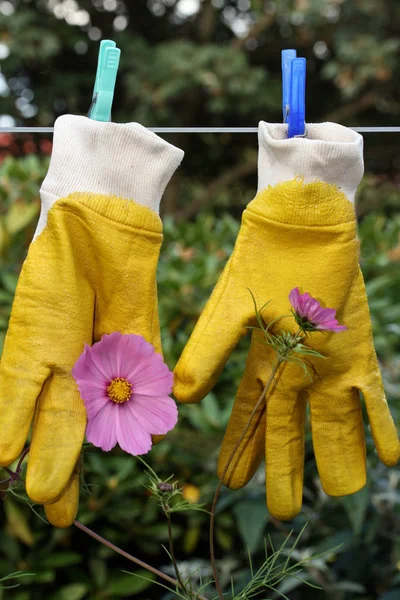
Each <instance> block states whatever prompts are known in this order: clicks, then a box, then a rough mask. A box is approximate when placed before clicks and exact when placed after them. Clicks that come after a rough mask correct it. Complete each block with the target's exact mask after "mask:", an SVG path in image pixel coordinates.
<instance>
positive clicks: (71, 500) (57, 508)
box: [44, 472, 79, 528]
mask: <svg viewBox="0 0 400 600" xmlns="http://www.w3.org/2000/svg"><path fill="white" fill-rule="evenodd" d="M78 504H79V473H78V472H76V473H74V474H73V475H72V477H71V479H70V481H69V483H68V485H67V487H66V488H65V490H64V491H63V493H62V494H61V496H60V498H59V499H58V500H56V501H55V502H52V503H51V504H47V505H45V507H44V509H45V512H46V517H47V519H48V521H49V523H51V525H53V526H54V527H61V528H65V527H70V525H72V523H73V522H74V520H75V519H76V515H77V512H78Z"/></svg>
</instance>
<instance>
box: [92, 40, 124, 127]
mask: <svg viewBox="0 0 400 600" xmlns="http://www.w3.org/2000/svg"><path fill="white" fill-rule="evenodd" d="M120 56H121V50H120V49H119V48H116V43H115V42H113V41H112V40H102V41H101V43H100V50H99V57H98V60H97V72H96V81H95V83H94V89H93V98H92V104H91V107H90V109H89V113H88V117H89V118H90V119H93V120H94V121H105V122H106V121H111V107H112V103H113V99H114V90H115V82H116V79H117V72H118V65H119V59H120Z"/></svg>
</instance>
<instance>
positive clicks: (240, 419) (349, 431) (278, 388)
mask: <svg viewBox="0 0 400 600" xmlns="http://www.w3.org/2000/svg"><path fill="white" fill-rule="evenodd" d="M286 130H287V127H285V126H283V125H268V124H266V123H263V122H261V123H260V126H259V191H258V194H257V196H256V198H255V199H254V200H253V201H252V202H251V203H250V204H249V205H248V207H247V208H246V210H245V211H244V213H243V218H242V224H241V228H240V232H239V235H238V239H237V241H236V244H235V248H234V251H233V253H232V256H231V257H230V259H229V261H228V263H227V265H226V267H225V270H224V272H223V274H222V275H221V277H220V279H219V281H218V284H217V286H216V288H215V290H214V292H213V294H212V296H211V298H210V300H209V301H208V303H207V305H206V307H205V309H204V311H203V313H202V315H201V317H200V319H199V321H198V323H197V325H196V327H195V329H194V331H193V334H192V336H191V338H190V340H189V342H188V344H187V346H186V348H185V349H184V352H183V354H182V356H181V358H180V360H179V362H178V364H177V366H176V369H175V389H174V394H175V396H176V398H177V399H178V400H180V401H181V402H185V403H191V402H198V401H199V400H201V399H202V398H203V397H204V396H205V395H206V394H207V393H208V392H209V391H210V390H211V388H212V387H213V386H214V385H215V383H216V381H217V379H218V377H219V375H220V373H221V371H222V369H223V367H224V365H225V363H226V361H227V360H228V358H229V355H230V353H231V352H232V350H233V348H234V347H235V346H236V344H237V343H238V340H239V338H240V337H241V336H242V335H243V333H244V332H245V331H246V330H245V327H246V326H248V325H254V324H255V310H254V306H253V302H252V298H251V296H250V293H249V291H248V290H249V289H250V290H251V292H252V293H253V294H254V296H255V299H256V301H257V304H258V306H259V307H261V306H262V305H263V304H264V303H265V302H267V301H268V300H271V303H270V304H269V305H268V306H267V307H266V308H265V309H264V311H263V317H264V320H265V322H266V323H268V322H271V321H272V320H273V319H274V318H276V317H278V316H281V315H285V314H288V312H289V309H290V303H289V300H288V295H289V292H290V291H291V290H292V289H293V288H294V287H297V286H299V288H300V291H302V292H309V293H310V295H311V296H313V297H314V298H316V299H318V300H319V301H320V302H321V303H322V304H323V305H324V306H326V307H330V308H336V309H337V311H338V312H337V317H338V320H339V323H340V324H343V325H346V326H347V328H348V330H347V331H344V332H340V333H330V332H326V333H319V332H318V333H312V334H311V335H310V337H309V338H308V341H307V343H308V344H309V345H310V346H311V347H313V348H315V349H316V350H317V351H318V352H320V353H321V354H323V355H324V356H325V357H327V358H326V360H324V359H321V358H314V357H312V361H311V362H312V364H313V367H314V368H315V376H314V378H313V380H312V381H310V379H309V377H307V375H305V373H304V371H303V369H302V368H301V367H299V366H298V365H295V364H287V363H286V364H284V365H283V367H282V371H281V375H280V376H279V377H278V380H277V382H276V384H275V386H274V387H273V389H272V391H271V394H269V395H268V396H267V402H266V407H265V403H264V405H263V406H262V407H261V408H260V410H259V411H258V413H257V414H256V416H255V418H254V419H253V421H252V426H251V427H250V429H249V431H248V433H247V435H246V436H245V438H244V439H243V441H242V443H241V445H240V446H239V449H238V451H237V453H236V455H235V458H234V460H233V463H232V465H231V467H230V468H229V469H228V472H227V475H226V477H225V478H224V480H223V481H224V483H225V484H226V485H227V486H229V487H230V488H233V489H236V488H240V487H242V486H244V485H245V484H246V483H247V482H248V481H249V480H250V479H251V477H252V476H253V475H254V473H255V471H256V469H257V468H258V466H259V464H260V462H261V460H262V458H263V457H264V455H265V461H266V491H267V505H268V508H269V510H270V512H271V514H272V515H273V516H275V517H276V518H278V519H282V520H285V519H291V518H293V517H294V516H295V515H296V514H298V512H299V511H300V510H301V504H302V488H303V471H304V420H305V409H306V403H307V400H308V402H309V404H310V413H311V425H312V436H313V443H314V452H315V457H316V461H317V466H318V471H319V474H320V477H321V482H322V485H323V488H324V490H325V491H326V493H328V494H330V495H333V496H342V495H346V494H351V493H354V492H356V491H357V490H359V489H360V488H362V487H363V486H364V485H365V482H366V460H365V442H364V429H363V421H362V412H361V405H360V398H359V391H361V392H362V394H363V396H364V399H365V403H366V407H367V411H368V416H369V421H370V425H371V429H372V435H373V438H374V441H375V445H376V448H377V451H378V454H379V457H380V458H381V460H382V461H383V462H384V463H385V464H386V465H395V464H396V462H397V460H398V458H399V440H398V436H397V433H396V429H395V426H394V423H393V420H392V417H391V414H390V411H389V408H388V405H387V402H386V399H385V395H384V390H383V385H382V380H381V375H380V372H379V367H378V363H377V359H376V355H375V351H374V347H373V341H372V333H371V323H370V316H369V310H368V303H367V297H366V293H365V287H364V282H363V277H362V274H361V271H360V268H359V265H358V242H357V239H356V217H355V213H354V208H353V200H354V193H355V190H356V187H357V185H358V183H359V181H360V179H361V177H362V172H363V159H362V138H361V136H359V135H358V134H357V133H355V132H353V131H351V130H349V129H346V128H344V127H342V126H340V125H335V124H332V123H326V124H320V125H308V128H307V137H306V138H304V139H286V135H287V133H286ZM281 329H286V330H290V331H291V332H292V333H295V332H296V331H297V329H298V327H297V325H296V324H295V323H294V320H293V319H284V320H282V321H280V322H279V324H278V325H276V326H275V329H274V331H275V332H276V333H279V332H280V330H281ZM307 358H310V357H307ZM273 361H274V353H273V352H272V351H271V349H270V348H269V347H267V346H266V345H265V344H264V343H262V341H261V340H260V337H259V333H258V332H255V333H254V334H253V337H252V343H251V349H250V352H249V355H248V359H247V362H246V368H245V373H244V376H243V379H242V382H241V384H240V387H239V390H238V393H237V397H236V400H235V404H234V407H233V411H232V415H231V419H230V422H229V425H228V428H227V431H226V434H225V438H224V441H223V444H222V449H221V452H220V458H219V464H218V474H219V477H220V478H221V477H222V474H223V472H224V469H225V467H226V464H227V461H228V459H229V457H230V455H231V453H232V451H233V449H234V447H235V444H236V443H237V441H238V439H239V438H240V436H241V434H242V433H243V430H244V428H245V425H246V424H247V422H248V419H249V416H250V414H251V412H252V410H253V408H254V407H255V405H256V403H257V401H258V399H259V397H260V395H261V392H262V390H263V388H264V386H265V385H266V383H267V381H268V378H269V375H270V373H271V366H272V363H273Z"/></svg>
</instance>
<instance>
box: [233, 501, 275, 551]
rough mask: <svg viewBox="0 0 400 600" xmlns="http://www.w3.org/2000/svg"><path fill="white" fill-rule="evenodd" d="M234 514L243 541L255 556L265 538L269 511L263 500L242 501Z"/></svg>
mask: <svg viewBox="0 0 400 600" xmlns="http://www.w3.org/2000/svg"><path fill="white" fill-rule="evenodd" d="M233 512H234V514H235V516H236V522H237V526H238V529H239V533H240V535H241V536H242V540H243V542H244V543H245V545H246V546H247V547H248V548H249V551H250V553H251V554H253V553H254V552H255V551H256V549H257V548H258V546H259V543H260V541H261V539H262V537H263V533H264V529H265V526H266V524H267V522H268V510H267V507H266V505H265V502H264V501H263V500H242V501H240V502H238V503H237V504H235V506H234V508H233Z"/></svg>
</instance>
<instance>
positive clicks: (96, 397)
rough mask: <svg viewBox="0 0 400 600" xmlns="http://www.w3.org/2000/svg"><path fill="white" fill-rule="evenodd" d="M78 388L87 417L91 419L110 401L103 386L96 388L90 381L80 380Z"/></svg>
mask: <svg viewBox="0 0 400 600" xmlns="http://www.w3.org/2000/svg"><path fill="white" fill-rule="evenodd" d="M78 389H79V393H80V395H81V398H82V400H83V402H84V404H85V408H86V412H87V416H88V418H89V419H93V417H95V416H96V415H97V413H98V412H99V411H100V410H101V409H102V408H103V407H104V406H105V405H106V404H108V403H109V402H110V399H109V397H108V396H107V393H106V389H105V387H104V386H103V388H102V389H98V388H97V387H94V386H93V385H92V383H91V382H90V381H81V382H79V384H78Z"/></svg>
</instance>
